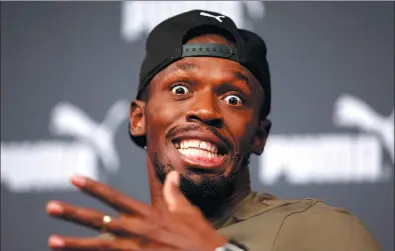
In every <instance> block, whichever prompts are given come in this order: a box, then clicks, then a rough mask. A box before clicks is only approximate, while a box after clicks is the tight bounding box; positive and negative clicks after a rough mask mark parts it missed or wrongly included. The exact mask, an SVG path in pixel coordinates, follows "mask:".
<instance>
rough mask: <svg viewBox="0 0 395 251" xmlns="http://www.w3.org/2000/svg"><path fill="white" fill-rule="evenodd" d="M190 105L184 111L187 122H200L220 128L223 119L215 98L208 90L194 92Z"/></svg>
mask: <svg viewBox="0 0 395 251" xmlns="http://www.w3.org/2000/svg"><path fill="white" fill-rule="evenodd" d="M193 102H194V103H193V105H192V107H191V108H190V109H189V111H188V112H187V113H186V120H187V121H188V122H200V123H204V124H205V125H207V126H212V127H217V128H221V127H222V126H223V124H224V119H223V116H222V113H221V110H220V107H219V105H218V101H217V98H216V97H215V95H212V94H211V93H208V92H203V93H201V94H199V95H197V93H196V94H195V97H194V101H193Z"/></svg>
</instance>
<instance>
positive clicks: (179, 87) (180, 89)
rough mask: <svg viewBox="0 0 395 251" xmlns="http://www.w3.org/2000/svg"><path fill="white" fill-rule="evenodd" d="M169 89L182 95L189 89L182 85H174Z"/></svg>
mask: <svg viewBox="0 0 395 251" xmlns="http://www.w3.org/2000/svg"><path fill="white" fill-rule="evenodd" d="M171 91H172V92H173V93H174V94H177V95H184V94H188V93H189V89H188V88H186V87H185V86H183V85H176V86H174V87H173V88H171Z"/></svg>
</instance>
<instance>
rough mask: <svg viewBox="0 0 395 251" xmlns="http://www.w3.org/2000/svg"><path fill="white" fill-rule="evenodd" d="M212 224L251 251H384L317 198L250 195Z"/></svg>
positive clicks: (361, 228) (356, 223)
mask: <svg viewBox="0 0 395 251" xmlns="http://www.w3.org/2000/svg"><path fill="white" fill-rule="evenodd" d="M213 225H214V227H215V228H216V229H217V230H218V232H219V233H220V234H222V236H224V237H226V238H232V239H234V240H236V241H238V242H240V243H242V244H244V245H246V246H247V248H248V249H249V250H250V251H379V250H381V249H380V248H379V246H378V244H377V243H376V241H375V240H374V238H373V237H372V235H371V234H370V233H369V232H368V230H367V229H366V228H365V227H364V226H363V224H362V223H361V222H360V221H359V220H358V219H357V218H356V217H354V216H352V215H351V214H350V213H348V212H347V211H345V210H343V209H340V208H336V207H331V206H328V205H327V204H325V202H323V201H320V200H317V199H299V200H292V201H287V200H279V199H277V198H275V197H274V196H271V195H269V194H264V193H263V194H258V193H256V192H251V193H250V194H249V195H248V196H247V197H246V198H245V199H244V200H243V201H242V202H240V203H239V205H238V206H236V207H235V208H234V210H233V211H230V212H229V213H228V214H227V215H224V216H223V217H222V218H221V219H220V220H218V221H216V222H214V223H213ZM101 237H104V238H108V237H110V235H102V236H101ZM110 238H111V237H110Z"/></svg>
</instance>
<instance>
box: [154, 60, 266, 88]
mask: <svg viewBox="0 0 395 251" xmlns="http://www.w3.org/2000/svg"><path fill="white" fill-rule="evenodd" d="M174 75H182V76H199V77H201V78H209V77H217V78H225V77H226V78H234V79H235V80H243V81H245V82H248V83H251V84H252V86H254V87H258V86H261V85H260V84H259V82H258V80H257V79H256V78H255V76H254V75H253V74H252V73H251V72H250V71H249V70H248V69H247V68H245V67H244V66H242V65H241V64H239V63H237V62H235V61H232V60H228V59H223V58H215V57H187V58H183V59H181V60H178V61H176V62H174V63H172V64H171V65H169V66H167V67H166V68H165V69H163V70H162V71H161V72H159V73H158V74H157V75H156V76H155V77H154V79H153V81H161V80H163V79H166V78H167V77H170V76H174ZM256 85H257V86H256Z"/></svg>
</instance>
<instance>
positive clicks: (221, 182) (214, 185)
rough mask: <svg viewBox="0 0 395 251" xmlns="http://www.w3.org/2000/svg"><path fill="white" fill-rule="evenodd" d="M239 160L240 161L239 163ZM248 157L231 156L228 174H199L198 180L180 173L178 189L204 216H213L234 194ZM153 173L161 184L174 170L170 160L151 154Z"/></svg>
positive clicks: (218, 212)
mask: <svg viewBox="0 0 395 251" xmlns="http://www.w3.org/2000/svg"><path fill="white" fill-rule="evenodd" d="M240 162H241V163H240ZM248 162H249V157H245V158H243V159H241V161H240V154H238V153H236V154H235V155H234V158H233V167H232V169H231V172H230V174H229V175H228V176H224V175H218V176H214V177H212V176H206V175H204V174H202V175H201V177H200V178H199V180H194V179H192V178H191V177H189V176H188V174H181V173H180V190H181V192H182V193H183V194H184V195H185V197H186V198H187V199H188V200H189V201H190V202H191V203H192V204H194V205H195V206H197V207H199V208H200V210H201V211H202V213H203V214H204V215H205V217H206V218H214V217H216V216H217V215H218V214H220V213H221V208H222V207H221V206H222V205H224V204H225V202H226V201H227V200H228V199H229V198H230V197H231V196H232V195H233V194H234V191H235V189H237V188H236V186H235V183H236V182H235V181H236V177H237V176H238V174H239V172H240V171H241V169H242V167H244V168H248ZM153 164H154V168H155V174H156V176H157V178H158V179H159V181H160V182H161V183H162V184H163V183H164V181H165V179H166V175H167V174H168V173H169V172H170V171H172V170H175V168H174V166H173V165H172V164H171V162H170V161H166V162H165V161H160V160H159V157H158V154H157V153H154V155H153Z"/></svg>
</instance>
